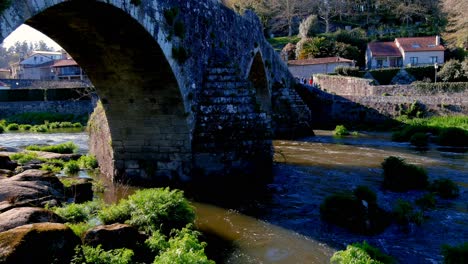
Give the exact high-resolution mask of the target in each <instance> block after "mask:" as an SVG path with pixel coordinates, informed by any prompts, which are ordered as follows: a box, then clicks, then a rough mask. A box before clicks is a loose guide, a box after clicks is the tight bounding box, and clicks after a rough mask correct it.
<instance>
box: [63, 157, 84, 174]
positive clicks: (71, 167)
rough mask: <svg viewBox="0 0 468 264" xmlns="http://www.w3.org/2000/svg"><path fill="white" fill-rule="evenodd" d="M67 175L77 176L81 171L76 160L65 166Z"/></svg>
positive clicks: (64, 169)
mask: <svg viewBox="0 0 468 264" xmlns="http://www.w3.org/2000/svg"><path fill="white" fill-rule="evenodd" d="M63 171H64V172H65V174H76V173H78V172H79V171H80V165H78V162H77V161H76V160H70V161H68V162H67V163H65V165H64V166H63Z"/></svg>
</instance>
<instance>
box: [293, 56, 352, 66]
mask: <svg viewBox="0 0 468 264" xmlns="http://www.w3.org/2000/svg"><path fill="white" fill-rule="evenodd" d="M335 62H350V63H352V62H353V61H352V60H348V59H345V58H341V57H327V58H315V59H308V60H290V61H288V65H314V64H328V63H335Z"/></svg>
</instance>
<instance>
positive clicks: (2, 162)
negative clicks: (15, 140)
mask: <svg viewBox="0 0 468 264" xmlns="http://www.w3.org/2000/svg"><path fill="white" fill-rule="evenodd" d="M17 166H18V164H16V162H14V161H11V159H10V157H8V156H7V155H1V154H0V169H5V170H10V171H12V170H14V169H15V168H16V167H17Z"/></svg>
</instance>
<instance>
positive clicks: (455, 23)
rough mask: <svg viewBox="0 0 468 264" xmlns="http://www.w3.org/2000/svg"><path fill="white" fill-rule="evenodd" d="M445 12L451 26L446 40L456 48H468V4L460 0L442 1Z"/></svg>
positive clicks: (448, 28)
mask: <svg viewBox="0 0 468 264" xmlns="http://www.w3.org/2000/svg"><path fill="white" fill-rule="evenodd" d="M442 7H443V11H444V12H445V13H446V14H447V17H448V21H449V24H448V26H447V29H446V34H445V36H444V37H445V39H446V40H447V41H448V42H449V43H450V44H452V45H454V46H459V47H467V46H468V15H467V14H468V4H467V2H466V0H465V1H459V0H442Z"/></svg>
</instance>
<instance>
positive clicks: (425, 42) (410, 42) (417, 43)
mask: <svg viewBox="0 0 468 264" xmlns="http://www.w3.org/2000/svg"><path fill="white" fill-rule="evenodd" d="M395 41H396V42H398V43H399V44H400V47H401V48H402V49H403V50H404V51H406V52H408V51H410V52H414V51H444V50H445V48H444V46H442V45H440V44H439V45H436V36H431V37H416V38H396V39H395Z"/></svg>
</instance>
